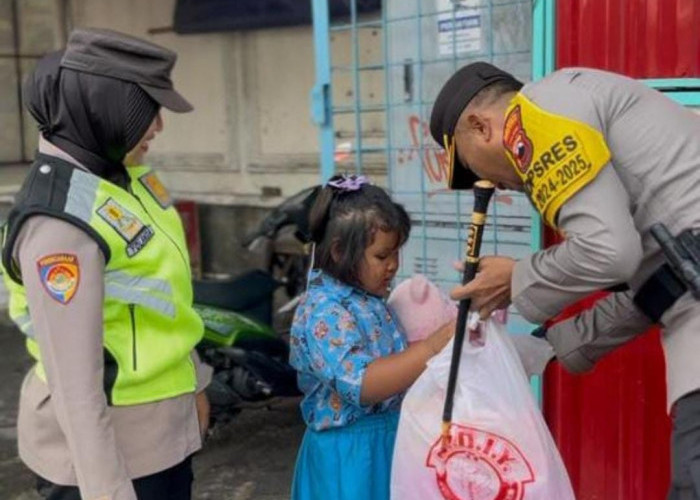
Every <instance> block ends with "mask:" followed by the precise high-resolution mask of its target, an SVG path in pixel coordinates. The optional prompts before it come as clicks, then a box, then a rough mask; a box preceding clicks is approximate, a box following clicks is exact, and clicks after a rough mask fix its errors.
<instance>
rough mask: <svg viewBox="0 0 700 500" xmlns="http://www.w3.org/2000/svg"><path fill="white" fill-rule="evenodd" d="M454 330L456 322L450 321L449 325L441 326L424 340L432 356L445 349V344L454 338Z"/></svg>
mask: <svg viewBox="0 0 700 500" xmlns="http://www.w3.org/2000/svg"><path fill="white" fill-rule="evenodd" d="M456 328H457V320H452V321H450V322H449V323H445V324H444V325H442V326H441V327H440V328H438V329H437V330H436V331H435V332H434V333H432V334H431V335H430V336H429V337H428V338H427V339H425V341H424V342H425V344H426V346H427V347H428V349H430V351H431V353H432V356H434V355H436V354H437V353H439V352H440V351H442V350H443V349H444V348H445V346H446V345H447V343H448V342H449V341H450V340H451V339H452V337H454V335H455V330H456Z"/></svg>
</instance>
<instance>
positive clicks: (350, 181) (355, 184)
mask: <svg viewBox="0 0 700 500" xmlns="http://www.w3.org/2000/svg"><path fill="white" fill-rule="evenodd" d="M369 183H370V182H369V179H368V178H367V177H365V176H364V175H354V174H353V175H344V174H343V175H340V176H339V177H338V178H336V179H333V180H330V181H328V184H326V185H327V186H330V187H331V188H333V189H336V190H338V191H340V192H341V193H349V192H352V191H359V190H360V188H361V187H362V186H364V185H365V184H369Z"/></svg>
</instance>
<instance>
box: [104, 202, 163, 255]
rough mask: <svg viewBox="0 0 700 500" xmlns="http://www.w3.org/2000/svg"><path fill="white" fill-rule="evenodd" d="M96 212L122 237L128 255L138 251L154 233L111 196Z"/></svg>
mask: <svg viewBox="0 0 700 500" xmlns="http://www.w3.org/2000/svg"><path fill="white" fill-rule="evenodd" d="M97 214H98V215H99V216H100V217H101V218H102V220H104V221H105V222H106V223H107V224H109V225H110V226H111V227H112V228H113V229H114V230H115V231H116V232H117V233H118V234H119V236H121V237H122V238H124V240H125V241H126V243H127V245H126V254H127V255H128V256H129V257H133V256H134V255H136V254H137V253H139V252H140V251H141V249H142V248H143V247H144V246H146V243H148V242H149V241H150V239H151V238H153V235H154V234H155V233H154V232H153V229H151V228H150V227H149V226H147V225H145V224H144V223H143V222H141V221H140V220H139V218H138V217H136V216H135V215H134V214H132V213H131V212H130V211H129V210H127V209H126V208H124V207H123V206H122V205H120V204H119V203H117V202H116V201H115V200H114V199H112V198H109V199H108V200H107V201H106V202H105V203H104V205H102V206H101V207H100V208H99V209H98V210H97Z"/></svg>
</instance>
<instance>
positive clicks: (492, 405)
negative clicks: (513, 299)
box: [391, 319, 575, 500]
mask: <svg viewBox="0 0 700 500" xmlns="http://www.w3.org/2000/svg"><path fill="white" fill-rule="evenodd" d="M480 332H481V335H480V340H481V341H480V342H474V341H472V342H470V341H469V340H468V339H465V342H464V347H463V350H462V359H461V363H460V369H459V377H458V381H457V388H456V391H455V400H454V410H453V416H452V426H451V428H450V439H449V441H448V442H447V444H446V445H445V446H443V443H442V440H441V421H442V410H443V405H444V402H445V392H446V387H447V379H448V373H449V369H450V358H451V356H452V343H450V344H448V345H447V347H445V349H444V350H443V351H442V352H440V353H439V354H438V355H437V356H435V357H434V358H433V359H431V360H430V362H429V363H428V367H427V368H426V370H425V372H423V374H422V375H421V376H420V377H419V378H418V380H417V381H416V382H415V384H413V386H412V387H411V388H410V390H409V391H408V393H407V395H406V398H405V400H404V402H403V406H402V408H401V418H400V422H399V429H398V434H397V437H396V446H395V448H394V461H393V468H392V478H391V498H392V499H395V500H432V499H436V500H441V499H448V500H535V499H537V500H570V499H574V498H575V497H574V494H573V491H572V489H571V483H570V481H569V476H568V474H567V472H566V469H565V467H564V464H563V462H562V460H561V457H560V455H559V452H558V450H557V448H556V445H555V444H554V441H553V439H552V436H551V435H550V433H549V430H548V429H547V426H546V424H545V422H544V419H543V418H542V414H541V413H540V410H539V408H538V406H537V403H536V401H535V399H534V397H533V396H532V393H531V392H530V391H531V389H530V384H529V382H528V380H527V377H526V375H525V372H524V370H523V366H522V364H521V363H520V360H519V358H518V354H517V353H516V351H515V348H514V347H513V344H512V343H511V341H510V339H509V336H508V333H507V332H506V330H505V326H504V325H502V324H499V323H497V322H495V321H494V320H492V319H491V320H489V321H487V322H484V323H481V325H480ZM467 337H470V335H467ZM472 337H473V335H472Z"/></svg>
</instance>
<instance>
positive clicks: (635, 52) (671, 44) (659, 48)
mask: <svg viewBox="0 0 700 500" xmlns="http://www.w3.org/2000/svg"><path fill="white" fill-rule="evenodd" d="M556 12H557V14H556V16H557V32H556V37H557V44H556V51H557V53H556V65H557V67H559V68H561V67H565V66H588V67H594V68H600V69H607V70H610V71H615V72H617V73H624V74H626V75H628V76H632V77H635V78H688V77H699V76H700V2H698V1H697V0H558V1H557V2H556Z"/></svg>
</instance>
